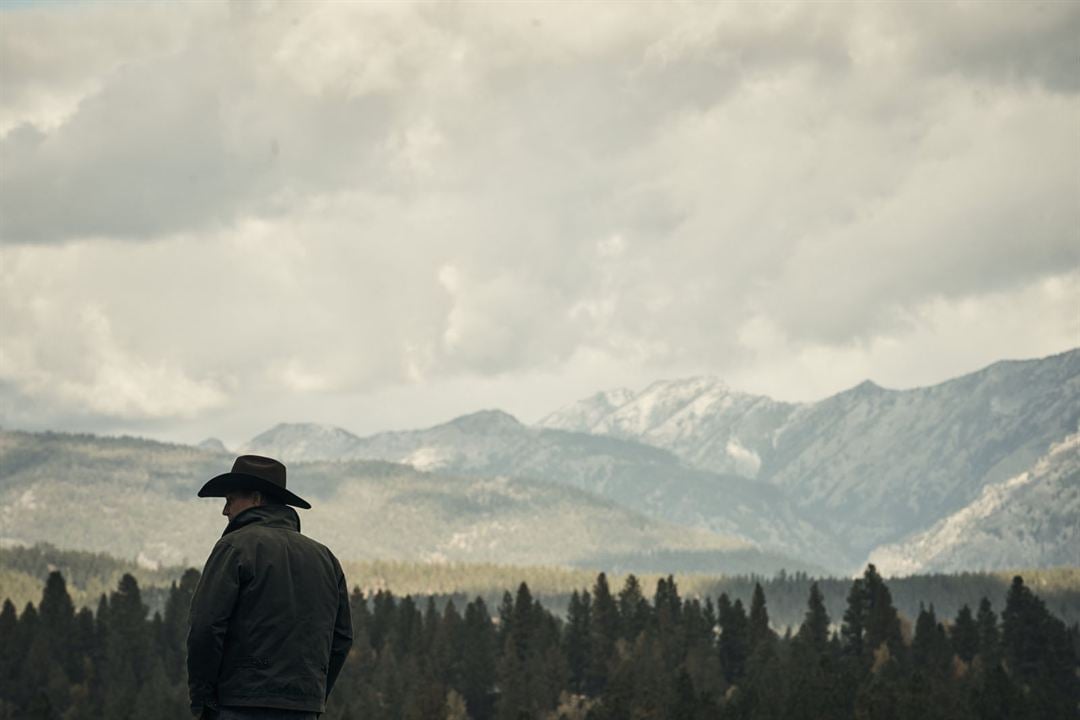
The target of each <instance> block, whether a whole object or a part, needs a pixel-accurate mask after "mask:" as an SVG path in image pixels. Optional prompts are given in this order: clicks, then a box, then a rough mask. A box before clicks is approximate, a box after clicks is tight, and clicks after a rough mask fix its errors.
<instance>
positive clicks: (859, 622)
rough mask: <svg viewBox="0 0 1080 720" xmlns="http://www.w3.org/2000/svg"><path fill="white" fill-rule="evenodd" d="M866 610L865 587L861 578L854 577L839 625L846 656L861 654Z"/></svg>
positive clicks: (857, 656) (859, 656)
mask: <svg viewBox="0 0 1080 720" xmlns="http://www.w3.org/2000/svg"><path fill="white" fill-rule="evenodd" d="M866 612H867V609H866V587H865V584H864V583H863V580H862V579H861V578H856V579H855V581H854V582H852V583H851V590H849V591H848V596H847V609H845V610H844V621H843V624H842V625H841V626H840V637H841V638H842V641H843V646H844V653H845V654H846V655H848V656H851V657H855V658H862V656H863V648H864V646H865V641H864V637H863V636H864V635H865V633H866Z"/></svg>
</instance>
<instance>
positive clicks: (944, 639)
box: [0, 565, 1080, 720]
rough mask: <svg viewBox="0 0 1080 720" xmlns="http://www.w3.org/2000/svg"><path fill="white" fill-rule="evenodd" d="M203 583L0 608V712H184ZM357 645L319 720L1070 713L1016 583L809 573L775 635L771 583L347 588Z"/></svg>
mask: <svg viewBox="0 0 1080 720" xmlns="http://www.w3.org/2000/svg"><path fill="white" fill-rule="evenodd" d="M198 579H199V574H198V572H197V571H195V570H189V571H187V572H186V573H185V574H184V575H183V576H182V577H181V578H180V580H179V581H178V582H174V583H173V584H172V586H171V587H170V588H169V592H168V594H167V597H166V599H165V604H164V610H163V611H162V612H154V613H153V614H152V615H150V614H149V612H148V608H147V605H146V604H145V602H144V599H143V597H142V594H141V592H140V589H139V585H138V582H137V580H136V579H135V578H134V577H133V576H132V575H130V574H126V575H124V576H123V577H122V578H121V579H120V581H119V583H118V585H117V588H116V589H115V590H114V591H112V592H110V593H108V594H105V595H102V596H101V598H100V600H99V602H98V605H97V609H96V612H95V611H93V610H91V609H90V608H82V609H81V610H78V611H76V609H75V605H74V603H73V602H72V599H71V596H70V595H69V593H68V589H67V584H66V582H65V579H64V577H63V575H62V574H61V573H60V572H52V573H50V574H49V576H48V579H47V581H46V584H45V588H44V591H43V594H42V597H41V600H40V602H39V603H38V604H37V605H36V606H35V605H34V604H33V603H27V605H26V606H25V607H24V608H23V609H22V610H21V612H20V611H18V610H17V609H16V607H15V605H14V604H13V603H12V602H11V601H10V600H7V601H5V602H4V605H3V609H2V610H0V718H3V719H4V720H8V719H10V720H14V719H16V718H17V719H19V720H24V719H25V720H84V719H87V720H88V719H90V718H109V719H110V720H181V719H184V718H190V717H191V715H190V713H189V710H188V707H187V694H186V693H187V690H186V672H185V658H184V644H185V638H186V634H187V613H188V607H189V604H190V601H191V596H192V593H193V592H194V590H195V586H196V585H197V583H198ZM351 600H352V614H353V623H354V633H355V639H354V644H353V648H352V651H351V652H350V655H349V658H348V661H347V662H346V665H345V667H344V669H343V670H342V673H341V676H340V677H339V679H338V683H337V685H336V686H335V689H334V692H333V694H332V696H331V698H330V701H329V703H328V706H327V711H326V714H325V715H324V717H325V718H327V720H398V719H399V718H400V719H403V720H405V719H407V720H434V719H442V718H445V719H446V720H464V719H465V718H472V719H473V720H524V719H530V720H531V719H534V718H536V719H544V720H563V719H565V720H624V719H629V718H635V719H638V718H640V719H642V720H645V719H656V720H661V719H670V720H698V719H702V720H704V719H705V718H719V719H722V720H724V719H728V718H730V719H732V720H736V719H738V720H757V719H762V720H764V719H766V718H768V719H773V718H775V719H780V718H785V719H787V718H790V719H792V720H799V719H804V718H805V719H807V720H810V719H822V720H825V719H832V718H836V719H840V718H858V719H859V720H863V719H866V720H870V719H871V718H872V719H873V720H890V719H893V718H895V719H896V720H902V719H907V718H912V719H916V718H917V719H918V720H934V719H936V718H940V719H941V720H964V719H967V718H970V719H972V720H975V719H980V720H981V719H986V720H990V719H995V720H997V719H1000V720H1005V719H1006V718H1040V719H1047V718H1075V717H1078V708H1080V706H1078V703H1080V678H1078V657H1080V628H1078V627H1077V626H1076V625H1073V626H1072V627H1067V626H1066V625H1065V623H1064V622H1063V621H1062V620H1060V619H1059V618H1058V617H1056V616H1055V615H1054V614H1053V613H1051V612H1050V611H1049V610H1048V609H1047V608H1046V604H1045V603H1044V602H1043V600H1042V599H1040V597H1038V596H1037V595H1036V594H1035V593H1033V592H1032V591H1031V589H1030V588H1029V587H1027V586H1026V585H1025V584H1024V581H1023V579H1022V578H1021V577H1020V576H1017V577H1015V578H1014V579H1013V581H1012V584H1011V586H1010V587H1009V590H1008V593H1007V596H1006V600H1005V604H1004V607H1002V608H997V609H995V608H994V607H993V605H992V603H991V602H990V601H989V600H987V599H983V600H982V602H980V603H979V604H978V606H977V607H975V608H972V607H969V606H967V605H964V606H963V607H961V608H960V610H959V611H958V612H957V613H956V615H955V616H954V617H941V616H939V615H938V614H937V613H936V612H935V609H934V607H933V606H929V607H923V608H921V609H920V612H919V613H918V616H917V618H916V619H915V620H914V622H913V623H911V622H909V621H908V620H907V619H906V618H905V617H904V616H903V615H902V614H901V613H899V612H898V611H897V609H896V607H895V604H894V601H893V598H892V595H891V592H890V590H889V587H888V586H887V584H886V583H885V581H884V580H883V579H882V577H881V576H880V575H879V574H878V573H877V571H876V569H875V568H874V566H873V565H871V566H868V567H867V569H866V571H865V572H864V574H863V575H862V576H861V577H859V578H857V579H855V580H854V581H853V582H852V583H851V585H850V588H849V591H848V594H847V603H846V608H845V610H844V612H843V616H842V617H840V618H832V617H830V616H829V614H828V611H827V610H826V607H825V604H824V602H823V597H822V594H821V592H820V590H819V588H818V585H817V584H816V583H813V584H811V586H810V591H809V594H808V597H807V598H806V603H805V610H804V616H803V620H802V622H801V623H800V624H799V626H798V627H797V628H791V629H788V630H787V631H786V632H785V633H784V634H783V635H779V634H778V633H777V632H776V631H775V630H774V629H773V625H772V624H771V623H770V621H769V608H768V599H767V597H766V594H765V591H764V590H763V588H762V586H761V584H757V585H755V587H754V590H753V594H752V600H751V602H750V603H749V607H746V606H744V604H743V602H742V600H741V599H740V598H736V599H735V600H734V601H732V600H731V599H730V598H729V596H728V595H727V594H726V593H721V594H720V595H719V596H718V597H716V598H715V600H714V598H712V597H704V598H700V597H681V596H680V592H679V588H678V587H677V584H676V582H675V580H674V578H672V577H670V576H669V577H667V578H660V579H659V580H658V581H657V583H656V588H655V591H654V592H653V593H652V596H651V598H650V597H649V596H648V595H647V594H646V590H645V588H643V587H642V585H641V583H640V582H639V580H638V579H637V578H636V577H635V576H633V575H630V576H628V577H627V578H626V579H625V581H624V583H623V585H622V587H621V588H612V587H610V586H609V584H608V580H607V577H606V575H604V574H602V573H601V574H600V575H598V576H597V577H596V580H595V583H594V584H593V586H592V588H591V589H589V590H583V591H580V592H579V591H575V592H573V593H572V595H571V597H570V603H569V606H568V609H567V612H566V614H565V617H561V616H558V615H556V614H554V613H552V612H551V611H550V610H549V609H546V608H545V607H544V606H543V605H542V603H541V602H540V601H538V600H537V599H535V598H534V597H533V595H532V593H531V592H530V590H529V587H528V585H527V584H525V583H521V585H520V586H519V587H518V588H517V591H516V592H515V593H510V592H506V593H504V595H503V597H502V600H501V602H500V603H499V604H498V607H496V608H494V609H492V608H489V607H488V605H487V604H486V603H485V602H484V600H483V599H482V598H480V597H477V598H475V599H474V600H472V601H471V602H468V603H463V604H464V607H460V608H459V607H458V606H457V604H455V602H454V600H453V599H449V600H446V599H443V600H441V601H437V600H436V598H435V597H434V596H428V597H427V598H418V597H413V596H411V595H406V596H404V597H396V596H395V595H394V594H393V593H391V592H390V591H388V590H381V591H379V592H376V593H374V594H372V595H370V596H365V594H364V593H362V592H360V591H359V590H357V591H354V593H353V594H352V598H351Z"/></svg>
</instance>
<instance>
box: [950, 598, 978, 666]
mask: <svg viewBox="0 0 1080 720" xmlns="http://www.w3.org/2000/svg"><path fill="white" fill-rule="evenodd" d="M949 640H950V641H951V642H952V647H953V652H954V653H956V656H957V657H958V658H960V659H961V660H963V661H964V662H966V663H970V662H971V661H972V659H973V658H974V657H975V653H977V652H978V651H979V626H978V625H977V624H976V623H975V618H974V617H973V616H972V614H971V608H970V607H968V606H967V605H966V604H965V605H964V606H963V607H961V608H960V612H958V613H957V614H956V620H955V621H953V625H952V629H951V630H950V632H949Z"/></svg>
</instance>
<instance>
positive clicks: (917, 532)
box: [0, 349, 1080, 573]
mask: <svg viewBox="0 0 1080 720" xmlns="http://www.w3.org/2000/svg"><path fill="white" fill-rule="evenodd" d="M1078 421H1080V349H1076V350H1071V351H1069V352H1065V353H1061V354H1059V355H1054V356H1051V357H1047V358H1043V359H1038V360H1024V361H1003V362H999V363H995V364H994V365H991V366H989V367H987V368H985V369H983V370H980V371H977V372H974V373H971V374H969V375H965V376H962V377H959V378H956V379H953V380H949V381H947V382H944V383H940V384H938V385H934V386H931V387H925V388H916V389H911V390H889V389H885V388H882V387H880V386H878V385H876V384H874V383H872V382H869V381H867V382H864V383H862V384H860V385H857V386H855V387H853V388H851V389H849V390H847V391H844V392H841V393H838V394H836V395H834V396H831V397H828V398H825V399H823V400H820V401H818V402H813V403H787V402H781V401H778V400H774V399H771V398H768V397H764V396H760V395H752V394H747V393H742V392H738V391H735V390H732V389H730V388H728V387H727V386H726V385H725V384H724V383H722V382H720V381H718V380H716V379H714V378H708V377H702V378H687V379H680V380H671V381H659V382H656V383H653V384H651V385H650V386H648V387H646V388H645V389H644V390H641V391H640V392H635V391H631V390H627V389H614V390H608V391H604V392H601V393H597V394H595V395H592V396H590V397H587V398H585V399H583V400H581V401H579V402H575V403H572V404H571V405H569V406H567V407H564V408H561V409H558V410H556V411H554V412H552V413H550V414H548V415H546V416H545V417H543V418H542V419H541V420H540V421H539V422H538V423H536V424H535V425H526V424H523V423H522V422H520V421H518V420H517V419H515V418H514V417H512V416H511V415H509V414H507V413H505V412H502V411H500V410H483V411H479V412H475V413H472V414H469V415H466V416H463V417H459V418H456V419H454V420H451V421H449V422H446V423H442V424H439V425H436V426H434V427H431V428H426V429H419V430H411V431H399V432H385V433H379V434H376V435H372V436H368V437H359V436H357V435H354V434H352V433H350V432H348V431H347V430H345V429H342V428H337V427H331V426H325V425H317V424H308V423H301V424H280V425H277V426H274V427H272V428H270V429H269V430H267V431H265V432H263V433H261V434H259V435H258V436H256V437H255V438H253V439H252V440H251V441H249V442H248V443H246V444H245V445H244V446H243V447H241V448H239V449H238V450H239V451H241V452H254V453H260V454H266V455H272V456H275V457H278V458H281V459H283V460H284V461H285V462H286V463H287V464H288V465H289V468H290V478H296V480H295V481H296V482H297V483H299V484H298V485H297V487H304V488H310V492H312V493H314V496H315V497H316V498H317V499H319V500H320V501H322V502H321V504H317V505H316V509H315V510H313V511H311V512H310V513H307V514H305V518H309V517H310V518H311V520H312V522H318V523H320V529H322V530H324V531H325V535H326V537H327V538H328V539H332V540H333V541H334V542H336V543H340V544H341V546H342V547H346V548H348V549H349V552H351V553H353V554H355V555H356V556H357V557H358V559H359V558H366V557H382V556H385V557H391V558H400V559H432V560H440V559H454V560H470V561H473V560H484V561H486V560H502V561H505V562H515V563H521V564H535V563H560V564H580V565H584V566H592V567H614V566H618V567H623V568H645V567H646V566H648V568H649V569H657V570H663V569H664V568H662V567H659V565H661V564H663V563H668V564H676V565H678V567H677V568H676V567H672V568H671V569H679V570H683V571H685V570H690V569H699V570H705V571H712V572H722V571H725V570H730V569H731V568H734V567H738V568H743V569H757V570H758V571H759V572H764V571H767V569H768V568H776V567H780V566H785V567H787V568H788V569H798V568H817V569H824V570H829V571H834V572H844V573H847V572H853V571H855V570H857V569H858V568H859V567H860V566H861V565H862V564H864V563H865V562H866V561H867V559H868V558H869V559H872V560H874V561H876V562H878V563H880V564H881V566H882V567H883V568H885V569H886V570H887V571H888V572H892V573H902V572H914V571H916V570H920V571H921V570H943V571H944V570H962V569H969V568H976V567H977V568H980V569H1000V568H1004V567H1008V566H1010V565H1012V566H1015V565H1016V564H1022V565H1024V566H1027V567H1031V566H1046V565H1052V564H1061V563H1067V564H1076V559H1077V558H1078V557H1080V552H1078V550H1080V548H1078V546H1077V545H1078V538H1080V531H1078V529H1077V526H1078V523H1080V519H1078V518H1080V503H1078V502H1077V494H1078V492H1080V490H1078V484H1080V457H1078V453H1077V452H1076V449H1075V446H1076V441H1075V437H1076V435H1077V431H1078ZM125 442H126V443H134V444H135V445H133V446H131V447H128V446H125V445H123V443H125ZM116 443H120V445H117V444H116ZM121 447H123V448H126V449H125V450H123V452H121V451H120V449H119V448H121ZM76 448H79V449H78V450H76ZM166 456H167V457H169V458H171V459H173V460H176V458H184V460H183V462H180V463H179V464H178V465H176V466H175V468H174V469H172V470H168V471H163V470H162V467H163V466H162V463H161V460H162V459H163V458H164V457H166ZM28 458H29V459H28ZM228 459H229V455H228V454H227V453H226V451H225V449H224V447H223V446H222V445H221V443H220V442H217V441H214V440H212V439H211V440H208V441H205V442H204V443H202V444H200V446H199V447H197V448H196V447H186V446H174V445H163V444H160V443H151V442H149V441H143V440H132V439H124V440H119V439H108V438H93V437H91V436H62V435H53V434H29V433H2V434H0V541H7V542H32V541H36V540H37V539H45V540H50V541H52V542H56V543H60V542H61V540H59V539H57V535H56V533H59V534H61V535H63V536H64V537H66V538H69V539H71V540H72V541H74V542H78V533H77V532H76V531H74V530H70V529H64V528H65V527H66V524H71V523H73V522H75V520H74V519H72V518H74V517H77V518H78V522H79V523H85V524H83V525H82V527H83V528H85V527H87V526H88V525H92V521H91V520H90V519H89V518H88V517H85V510H83V509H80V508H78V507H75V508H73V507H72V504H73V503H74V502H75V501H76V500H78V499H85V498H84V497H83V495H82V493H83V491H84V490H85V488H86V487H90V486H93V487H95V488H96V490H95V492H99V493H101V494H102V495H103V496H107V497H110V498H114V500H112V501H110V502H109V503H106V507H111V508H113V509H112V510H111V511H109V510H106V509H105V508H102V511H103V512H106V513H107V512H112V513H113V514H114V516H117V517H122V516H125V515H126V514H127V513H133V514H135V515H137V516H139V517H143V516H147V515H153V514H155V513H157V514H158V516H159V517H163V519H160V520H158V521H151V522H147V523H144V524H143V525H140V526H139V527H140V528H141V529H139V530H131V531H130V532H129V533H127V534H125V532H124V531H121V532H120V533H119V535H118V536H117V538H116V539H113V540H108V541H107V542H106V541H103V540H101V538H98V537H97V536H95V540H94V542H95V543H97V545H95V546H94V547H93V549H101V550H107V551H110V552H118V553H119V554H121V555H126V556H129V557H130V556H132V555H133V554H134V553H133V552H131V548H133V547H138V548H139V552H142V553H144V555H146V557H147V558H149V559H150V560H152V561H155V562H156V561H159V560H160V561H168V562H174V561H175V560H176V558H175V557H172V556H173V555H175V554H176V553H189V552H194V551H195V550H194V546H193V545H190V544H185V542H186V541H185V540H184V533H183V532H179V531H177V532H173V531H172V530H169V531H168V532H164V530H162V528H163V527H164V526H167V525H169V523H171V522H174V521H176V520H177V519H179V518H183V519H184V521H185V522H187V521H188V520H190V522H191V523H193V525H192V527H196V528H198V532H199V533H200V534H202V533H205V532H208V531H209V530H208V528H209V526H207V527H205V528H204V527H203V526H202V525H199V523H204V524H205V522H206V521H205V518H203V517H202V515H196V514H195V508H197V507H198V505H197V503H195V504H192V501H190V500H188V499H187V498H189V497H190V495H188V493H190V492H191V488H192V487H193V486H194V485H195V484H197V483H200V482H201V480H202V479H205V478H206V477H209V476H210V475H209V473H214V472H219V471H220V469H221V467H222V466H223V464H226V463H227V462H228ZM110 476H115V477H114V479H113V480H111V481H110V480H108V478H109V477H110ZM88 477H92V478H94V479H93V480H92V481H90V480H87V478H88ZM65 483H66V484H65ZM140 483H141V484H140ZM174 501H175V503H180V504H171V503H173V502H174ZM161 503H164V505H162V504H161ZM184 503H188V504H187V505H184ZM45 508H47V509H49V511H48V512H47V513H46V516H47V518H48V519H47V522H48V524H49V525H51V527H52V529H50V530H49V531H48V532H45V531H40V532H39V531H37V530H35V529H34V527H35V525H34V523H32V522H30V518H33V517H35V515H34V513H40V512H41V511H42V510H43V509H45ZM165 508H168V509H167V510H166V509H165ZM162 512H164V513H165V515H166V516H167V517H165V516H161V513H162ZM199 512H201V513H205V510H204V509H202V510H200V511H199ZM49 513H53V514H51V515H50V514H49ZM72 514H73V515H72ZM140 522H141V521H140ZM159 523H161V524H162V525H161V527H159V525H158V524H159ZM136 524H137V523H136ZM170 527H171V526H170ZM403 529H404V530H405V532H402V530H403ZM154 530H159V531H161V532H159V533H158V534H159V535H162V534H164V535H168V536H169V538H171V539H165V540H160V541H159V540H156V539H153V538H154V533H153V531H154ZM83 532H86V531H85V530H83ZM49 533H52V534H49ZM65 533H66V534H65ZM73 533H74V534H73ZM169 533H172V534H171V535H170V534H169ZM39 535H41V536H42V537H40V538H39ZM140 538H141V539H140ZM991 539H992V541H991ZM103 542H104V543H105V544H106V545H108V547H104V546H101V547H99V546H100V545H102V543H103ZM153 542H161V543H164V546H163V547H159V548H157V549H156V550H155V549H154V546H153V545H152V543H153ZM140 543H141V544H140ZM204 545H205V543H202V544H201V545H199V546H198V547H200V548H202V547H203V546H204ZM170 553H171V554H172V555H170ZM197 555H198V553H196V554H195V555H192V557H194V556H197ZM755 563H756V564H757V565H756V566H755Z"/></svg>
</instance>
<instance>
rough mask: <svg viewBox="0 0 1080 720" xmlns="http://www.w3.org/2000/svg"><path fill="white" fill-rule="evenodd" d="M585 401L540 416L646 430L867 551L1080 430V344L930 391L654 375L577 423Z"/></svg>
mask: <svg viewBox="0 0 1080 720" xmlns="http://www.w3.org/2000/svg"><path fill="white" fill-rule="evenodd" d="M584 402H586V403H588V401H584ZM594 405H595V404H594ZM590 407H592V406H590ZM597 407H599V406H597ZM575 408H577V405H571V406H570V407H568V408H564V409H563V410H561V411H559V412H558V413H554V414H552V415H549V416H547V417H546V418H544V419H543V420H541V422H540V424H541V425H542V426H544V427H562V426H565V427H566V428H567V429H575V430H583V431H588V432H593V433H598V434H603V435H609V436H614V437H620V438H625V439H630V440H637V441H640V442H643V443H648V444H651V445H654V446H657V447H662V448H665V449H668V450H670V451H672V452H673V453H675V454H676V455H678V456H679V457H680V458H681V459H682V460H683V461H684V462H686V463H687V464H689V465H691V466H693V467H698V468H703V469H708V470H712V471H715V472H721V473H737V474H740V475H742V476H744V477H753V478H755V479H756V480H758V481H760V482H764V483H768V484H771V485H774V486H776V487H778V488H780V489H781V490H782V491H783V493H784V495H786V497H787V498H788V499H789V500H790V501H791V502H793V503H795V504H796V505H797V506H798V507H799V508H800V509H802V510H803V511H804V512H805V513H806V514H807V515H808V516H810V517H814V518H817V519H819V520H820V521H821V522H822V523H824V524H825V525H826V526H827V527H829V528H830V529H831V531H832V532H833V533H834V534H835V535H836V536H837V537H840V538H842V539H843V541H844V542H845V543H846V544H848V545H849V546H850V548H851V549H852V552H853V553H854V554H856V555H858V556H860V557H865V556H866V555H867V554H868V553H869V552H870V551H871V550H872V549H873V548H874V547H876V546H878V545H880V544H882V543H888V542H894V541H896V540H898V539H900V538H903V537H905V536H907V535H909V534H910V533H912V532H917V531H920V530H924V529H926V528H928V527H929V526H930V525H932V524H933V523H934V522H936V521H937V520H939V519H941V518H942V517H944V516H946V515H948V514H950V513H952V512H955V511H957V510H959V509H960V508H962V507H964V506H965V505H967V504H968V503H970V502H971V501H972V500H974V499H975V498H976V497H977V496H978V494H979V493H980V492H981V490H982V488H983V487H985V486H986V485H988V484H991V483H995V482H999V481H1001V480H1004V479H1007V478H1009V477H1011V476H1013V475H1015V474H1016V473H1019V472H1021V471H1022V470H1024V469H1026V468H1028V467H1030V466H1031V465H1032V463H1034V462H1035V460H1036V459H1038V458H1039V457H1040V456H1042V455H1043V454H1045V453H1046V452H1047V450H1048V448H1049V447H1050V445H1051V444H1053V443H1055V442H1058V441H1060V440H1061V439H1062V438H1064V437H1066V436H1067V435H1069V434H1070V433H1072V432H1075V431H1076V430H1077V423H1078V420H1080V350H1072V351H1069V352H1065V353H1061V354H1059V355H1054V356H1051V357H1047V358H1042V359H1038V360H1025V361H1005V362H999V363H995V364H994V365H991V366H989V367H987V368H985V369H983V370H981V371H978V372H975V373H971V374H969V375H965V376H963V377H960V378H957V379H954V380H951V381H948V382H945V383H941V384H939V385H935V386H932V387H927V388H918V389H913V390H887V389H885V388H882V387H880V386H878V385H876V384H874V383H873V382H870V381H867V382H864V383H862V384H860V385H857V386H856V387H854V388H851V389H850V390H847V391H844V392H842V393H839V394H837V395H834V396H832V397H829V398H826V399H824V400H821V401H819V402H816V403H808V404H803V405H793V404H787V403H780V402H776V401H773V400H770V399H769V398H765V397H760V396H753V395H746V394H743V393H738V392H733V391H731V390H729V389H727V388H726V387H725V386H724V385H723V384H722V383H720V382H718V381H716V380H712V379H708V378H691V379H688V380H677V381H665V382H659V383H654V384H653V385H651V386H649V387H648V388H646V389H645V390H644V391H642V392H641V393H639V394H637V395H634V396H633V398H631V399H630V400H628V401H627V402H626V403H624V404H623V405H622V406H620V407H618V408H616V409H614V410H612V411H611V412H610V413H608V414H607V415H606V416H604V417H602V418H601V419H599V420H597V421H595V422H592V423H591V425H588V426H587V427H583V426H581V425H580V424H579V425H573V424H572V423H570V422H569V419H573V418H574V417H578V416H580V417H589V418H591V417H592V415H591V414H590V413H586V412H580V411H579V410H576V409H575Z"/></svg>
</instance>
